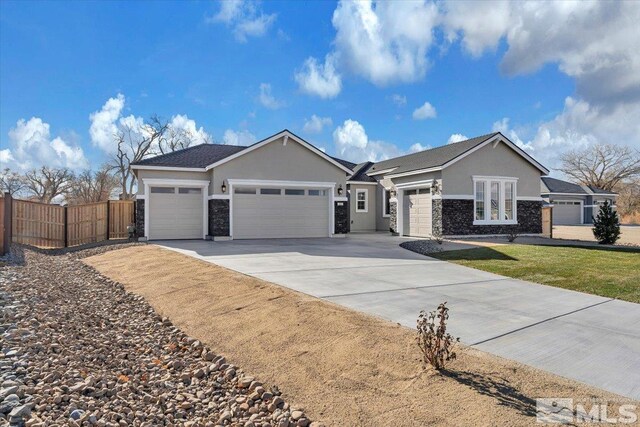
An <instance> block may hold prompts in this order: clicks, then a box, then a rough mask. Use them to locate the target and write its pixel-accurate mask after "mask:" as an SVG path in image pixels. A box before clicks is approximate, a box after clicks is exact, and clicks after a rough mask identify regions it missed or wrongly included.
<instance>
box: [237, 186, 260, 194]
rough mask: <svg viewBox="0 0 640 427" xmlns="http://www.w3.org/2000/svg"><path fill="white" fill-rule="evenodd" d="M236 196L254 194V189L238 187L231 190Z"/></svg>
mask: <svg viewBox="0 0 640 427" xmlns="http://www.w3.org/2000/svg"><path fill="white" fill-rule="evenodd" d="M233 192H234V193H236V194H256V189H255V188H247V187H238V188H236V189H235V190H233Z"/></svg>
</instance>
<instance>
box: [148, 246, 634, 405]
mask: <svg viewBox="0 0 640 427" xmlns="http://www.w3.org/2000/svg"><path fill="white" fill-rule="evenodd" d="M407 240H408V239H407ZM402 241H403V239H399V238H392V237H390V236H388V235H387V234H352V235H350V236H349V237H347V238H344V239H279V240H237V241H230V242H215V243H213V242H208V241H165V242H155V243H157V244H159V245H161V246H163V247H166V248H168V249H172V250H175V251H178V252H181V253H184V254H186V255H190V256H193V257H196V258H199V259H202V260H205V261H208V262H211V263H215V264H218V265H221V266H224V267H227V268H230V269H233V270H236V271H239V272H242V273H245V274H249V275H252V276H255V277H258V278H261V279H264V280H266V281H269V282H272V283H276V284H278V285H281V286H285V287H288V288H290V289H294V290H296V291H299V292H303V293H306V294H309V295H312V296H315V297H318V298H322V299H325V300H327V301H331V302H333V303H337V304H341V305H343V306H346V307H349V308H352V309H355V310H359V311H362V312H365V313H368V314H372V315H375V316H380V317H382V318H385V319H388V320H391V321H394V322H397V323H400V324H402V325H405V326H407V327H410V328H414V327H415V323H416V319H417V316H418V313H419V311H420V310H423V309H424V310H428V311H430V310H433V309H435V308H436V307H437V305H438V304H439V303H441V302H443V301H448V306H449V308H450V309H451V311H450V315H451V318H450V321H449V330H450V332H451V333H452V334H454V335H456V336H459V337H460V338H461V340H462V341H463V342H464V343H466V344H468V345H471V346H474V347H477V348H479V349H481V350H484V351H487V352H490V353H493V354H496V355H499V356H502V357H506V358H509V359H513V360H517V361H519V362H522V363H525V364H528V365H531V366H535V367H537V368H540V369H544V370H547V371H550V372H553V373H556V374H558V375H562V376H565V377H568V378H572V379H575V380H578V381H582V382H584V383H587V384H590V385H594V386H596V387H600V388H602V389H605V390H608V391H612V392H615V393H619V394H621V395H624V396H628V397H632V398H634V399H638V400H640V304H633V303H629V302H624V301H617V300H612V299H610V298H603V297H598V296H595V295H589V294H584V293H580V292H574V291H568V290H564V289H559V288H554V287H550V286H544V285H539V284H534V283H530V282H524V281H520V280H515V279H510V278H506V277H504V276H499V275H496V274H492V273H487V272H483V271H480V270H475V269H472V268H468V267H463V266H460V265H456V264H450V263H447V262H445V261H439V260H436V259H433V258H428V257H425V256H422V255H418V254H415V253H413V252H410V251H407V250H404V249H402V248H400V247H399V246H398V244H399V243H400V242H402ZM212 280H213V278H212ZM552 397H562V396H552ZM566 397H584V396H566Z"/></svg>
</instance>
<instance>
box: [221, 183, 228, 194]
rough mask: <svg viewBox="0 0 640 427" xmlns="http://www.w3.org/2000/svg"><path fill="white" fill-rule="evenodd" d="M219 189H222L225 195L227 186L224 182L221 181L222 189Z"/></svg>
mask: <svg viewBox="0 0 640 427" xmlns="http://www.w3.org/2000/svg"><path fill="white" fill-rule="evenodd" d="M221 189H222V192H223V193H226V192H227V184H225V182H224V181H222V187H221Z"/></svg>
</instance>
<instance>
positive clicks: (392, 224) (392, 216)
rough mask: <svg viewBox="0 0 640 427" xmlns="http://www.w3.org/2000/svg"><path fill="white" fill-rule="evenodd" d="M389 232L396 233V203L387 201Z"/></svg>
mask: <svg viewBox="0 0 640 427" xmlns="http://www.w3.org/2000/svg"><path fill="white" fill-rule="evenodd" d="M389 231H390V232H392V233H397V232H398V201H397V200H396V201H391V200H390V201H389Z"/></svg>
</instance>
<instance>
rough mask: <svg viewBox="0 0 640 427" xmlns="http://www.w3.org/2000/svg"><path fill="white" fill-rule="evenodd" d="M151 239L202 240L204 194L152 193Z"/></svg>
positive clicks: (150, 206) (150, 207)
mask: <svg viewBox="0 0 640 427" xmlns="http://www.w3.org/2000/svg"><path fill="white" fill-rule="evenodd" d="M149 197H150V199H149V237H150V238H151V239H202V237H203V234H204V233H203V229H202V227H203V224H202V215H203V212H202V209H203V207H202V194H188V193H187V194H185V193H170V194H166V193H153V192H152V193H151V194H150V195H149Z"/></svg>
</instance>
